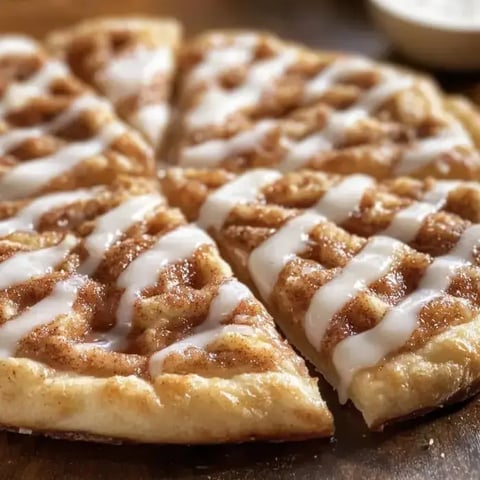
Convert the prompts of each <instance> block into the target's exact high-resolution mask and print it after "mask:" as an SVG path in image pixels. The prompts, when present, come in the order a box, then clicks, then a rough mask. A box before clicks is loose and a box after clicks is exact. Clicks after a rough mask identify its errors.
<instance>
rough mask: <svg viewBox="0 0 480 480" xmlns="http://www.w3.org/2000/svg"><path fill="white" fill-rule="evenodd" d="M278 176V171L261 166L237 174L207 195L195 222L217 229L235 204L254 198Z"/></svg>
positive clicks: (203, 226)
mask: <svg viewBox="0 0 480 480" xmlns="http://www.w3.org/2000/svg"><path fill="white" fill-rule="evenodd" d="M280 177H281V174H280V173H279V172H277V171H275V170H267V169H263V168H262V169H255V170H251V171H249V172H247V173H244V174H243V175H240V176H238V177H237V178H236V179H235V180H233V181H231V182H229V183H227V184H225V185H224V186H222V187H220V188H219V189H218V190H216V191H215V192H213V193H212V194H210V195H209V196H208V198H207V199H206V201H205V202H204V204H203V205H202V208H201V209H200V213H199V216H198V221H197V223H198V224H199V225H200V226H201V227H202V228H205V229H208V228H215V229H217V230H219V229H220V228H221V227H222V226H223V224H224V223H225V220H226V219H227V217H228V215H229V214H230V212H231V211H232V209H233V208H234V207H235V206H236V205H239V204H242V203H248V202H251V201H253V200H255V198H256V197H257V196H258V195H259V193H260V190H261V189H262V188H263V187H265V186H266V185H268V184H270V183H273V182H275V181H276V180H278V179H279V178H280Z"/></svg>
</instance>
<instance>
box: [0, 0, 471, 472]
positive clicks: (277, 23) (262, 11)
mask: <svg viewBox="0 0 480 480" xmlns="http://www.w3.org/2000/svg"><path fill="white" fill-rule="evenodd" d="M119 13H121V14H126V13H151V14H160V15H170V16H176V17H178V18H179V19H180V20H182V21H183V22H184V23H185V25H186V27H187V33H188V34H193V33H196V32H198V31H200V30H202V29H205V28H215V27H249V28H261V29H268V30H273V31H275V32H277V33H279V34H281V35H283V36H285V37H287V38H291V39H294V40H299V41H303V42H305V43H308V44H310V45H314V46H318V47H322V48H332V49H339V50H340V49H344V50H352V51H359V52H362V53H365V54H367V55H371V56H373V57H376V58H385V57H388V58H390V59H391V58H393V59H396V60H399V59H398V58H397V57H395V55H393V56H392V54H391V52H390V49H389V47H388V44H387V42H386V40H385V39H383V38H382V37H381V36H380V35H379V34H377V33H375V32H374V30H373V29H372V26H371V25H370V23H369V21H368V17H367V15H366V12H365V10H364V5H363V2H361V1H356V0H354V1H351V2H347V1H339V0H324V1H321V0H316V1H307V0H290V1H286V0H248V1H247V0H163V1H162V0H0V30H1V31H2V32H5V31H24V32H28V33H31V34H33V35H36V36H38V37H41V36H42V35H44V34H45V33H46V32H48V31H49V30H50V29H52V28H56V27H63V26H65V25H68V24H69V23H72V22H74V21H76V20H78V19H81V18H86V17H89V16H92V15H95V14H119ZM400 60H401V59H400ZM478 77H480V74H479V75H477V74H475V73H472V74H468V75H461V76H458V75H457V76H452V75H448V74H442V75H437V78H438V79H439V80H440V81H441V82H442V83H443V84H444V85H446V86H447V87H448V88H450V89H454V90H455V89H463V88H464V86H467V85H469V84H470V83H471V82H474V81H475V80H477V79H478ZM322 391H323V393H324V395H325V397H326V398H327V400H328V401H329V405H330V406H331V408H332V410H333V411H334V414H335V420H336V425H337V434H336V437H335V438H334V439H332V440H331V441H328V440H324V441H309V442H298V443H280V444H264V443H263V444H249V445H219V446H208V447H159V446H141V445H124V446H113V445H98V444H91V443H71V442H66V441H61V440H52V439H46V438H42V437H29V436H23V435H17V434H12V433H0V480H10V479H25V480H40V479H52V480H54V479H67V480H74V479H92V480H93V479H95V480H96V479H112V480H113V479H115V480H119V479H126V480H153V479H161V478H179V479H191V478H198V479H205V480H207V479H209V480H217V479H218V480H220V479H225V480H236V479H255V480H256V479H262V480H270V479H272V480H273V479H283V478H285V479H312V480H317V479H382V480H386V479H405V480H407V479H408V480H415V479H439V480H444V479H456V480H463V479H472V480H473V479H479V478H480V435H479V429H480V403H479V402H478V401H477V400H473V401H470V402H467V403H465V404H462V405H456V406H454V407H450V408H446V409H444V411H441V412H437V413H435V414H432V415H430V416H427V417H425V418H422V419H421V420H418V421H411V422H408V423H404V424H401V425H398V426H395V427H392V428H389V429H387V430H386V431H385V432H384V433H382V434H379V433H370V432H368V431H367V429H366V428H365V426H364V424H363V422H362V420H361V418H360V416H359V414H358V413H357V412H356V411H355V410H354V409H353V408H351V407H349V406H346V407H340V406H339V405H338V402H337V401H336V399H335V395H334V394H333V393H332V391H331V390H330V389H329V388H328V387H327V386H322ZM214 421H215V419H214V418H212V422H214Z"/></svg>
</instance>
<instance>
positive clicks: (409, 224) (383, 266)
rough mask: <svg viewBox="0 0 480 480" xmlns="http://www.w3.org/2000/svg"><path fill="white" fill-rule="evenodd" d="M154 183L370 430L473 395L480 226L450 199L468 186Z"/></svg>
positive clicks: (226, 179) (325, 177)
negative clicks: (211, 241) (213, 244)
mask: <svg viewBox="0 0 480 480" xmlns="http://www.w3.org/2000/svg"><path fill="white" fill-rule="evenodd" d="M161 184H162V188H163V191H164V193H165V195H166V196H167V197H168V198H169V200H170V201H171V202H173V203H175V204H176V205H178V206H180V207H181V208H182V209H184V211H185V213H186V214H187V216H188V217H189V218H190V219H197V221H198V222H199V224H200V225H202V226H204V228H207V229H208V230H209V231H210V232H211V234H212V235H213V236H214V238H215V239H216V240H217V242H218V244H219V246H220V249H221V251H222V253H223V254H224V256H225V258H227V259H228V261H229V262H230V263H231V265H232V266H233V268H234V270H235V272H236V273H237V275H239V276H240V278H242V279H243V280H244V281H246V282H248V283H249V284H251V285H253V286H254V287H255V289H256V291H257V292H258V293H259V294H260V295H261V296H262V298H263V299H264V300H265V302H266V303H267V304H268V305H269V308H270V310H271V311H272V312H273V313H274V317H275V318H276V320H277V322H278V323H279V325H280V326H281V327H282V329H283V330H284V332H285V334H286V335H287V337H288V338H289V340H290V341H291V342H292V343H293V344H294V345H296V346H297V347H298V348H300V349H301V351H302V353H304V354H305V355H306V356H307V357H308V358H310V359H311V360H312V361H313V362H314V363H315V365H316V366H317V367H318V368H319V370H320V371H321V372H322V373H323V374H324V376H325V377H326V378H327V380H328V381H329V382H330V383H331V384H332V385H334V386H335V387H336V388H337V389H338V390H339V393H340V396H341V399H342V400H343V401H345V400H347V399H351V400H352V401H353V403H354V404H355V405H356V406H357V407H358V408H359V409H360V410H361V411H362V414H363V415H364V418H365V420H366V421H367V423H368V424H369V426H370V427H372V428H379V427H381V426H382V425H383V424H385V423H388V422H391V421H393V420H395V419H397V418H403V417H407V416H410V415H412V414H414V413H415V412H417V411H423V410H428V409H432V408H435V407H438V406H441V405H442V404H444V403H445V402H447V401H449V400H450V399H451V398H454V397H455V396H456V395H458V394H459V393H460V392H468V391H472V392H473V391H474V390H475V388H474V387H475V386H476V385H477V384H478V381H479V373H480V372H479V369H478V367H479V365H480V360H479V357H478V352H479V348H480V337H479V336H478V324H479V321H478V314H479V308H480V297H479V296H478V285H479V281H480V269H479V268H478V247H477V244H478V235H479V233H480V229H479V225H478V224H475V223H471V222H470V221H469V220H468V218H471V217H473V216H474V215H475V212H474V211H473V210H472V208H464V205H465V204H464V201H463V200H462V199H463V198H464V196H465V195H467V196H469V195H478V185H476V184H472V183H469V182H445V181H436V180H433V179H429V180H425V181H420V180H415V179H409V178H401V179H397V180H392V181H387V182H377V181H375V179H373V178H371V177H366V176H365V175H352V176H347V177H341V176H339V175H332V174H326V173H321V172H314V171H306V170H304V171H300V172H292V173H288V174H280V173H278V172H276V171H273V170H265V169H257V170H250V171H249V172H246V173H244V174H242V175H235V174H232V173H230V172H228V171H226V170H208V171H207V170H194V169H190V170H181V169H171V170H169V171H167V172H166V173H165V174H164V175H162V176H161ZM452 210H454V211H456V213H457V214H458V215H457V214H454V213H451V211H452ZM462 217H463V218H462ZM329 220H334V221H335V222H336V224H337V225H335V224H334V223H332V222H331V221H329ZM338 225H340V226H341V227H343V228H341V227H339V226H338ZM352 232H355V234H356V235H354V234H353V233H352ZM403 242H407V243H408V244H409V245H410V246H408V245H407V244H406V243H403ZM412 247H413V248H412ZM467 352H468V353H467Z"/></svg>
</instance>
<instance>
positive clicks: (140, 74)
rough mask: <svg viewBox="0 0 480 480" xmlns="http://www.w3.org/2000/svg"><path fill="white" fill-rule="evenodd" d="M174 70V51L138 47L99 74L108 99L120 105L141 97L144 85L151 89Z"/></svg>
mask: <svg viewBox="0 0 480 480" xmlns="http://www.w3.org/2000/svg"><path fill="white" fill-rule="evenodd" d="M172 69H173V54H172V50H171V48H168V47H160V48H155V49H153V48H147V47H144V46H141V47H138V48H136V49H135V50H133V51H131V52H129V53H127V54H125V55H121V56H118V57H117V58H114V59H113V60H112V61H111V62H110V63H109V64H108V65H107V66H106V68H104V69H103V70H102V71H101V72H100V73H99V74H98V82H99V83H100V84H101V85H102V86H103V88H104V89H105V91H106V93H107V95H108V97H109V98H110V99H111V100H113V101H114V102H117V101H118V100H121V99H123V98H126V97H129V96H131V95H137V94H138V93H139V91H140V89H141V88H142V86H144V85H149V84H151V83H152V81H153V80H154V79H155V76H156V75H158V74H159V73H169V72H171V71H172Z"/></svg>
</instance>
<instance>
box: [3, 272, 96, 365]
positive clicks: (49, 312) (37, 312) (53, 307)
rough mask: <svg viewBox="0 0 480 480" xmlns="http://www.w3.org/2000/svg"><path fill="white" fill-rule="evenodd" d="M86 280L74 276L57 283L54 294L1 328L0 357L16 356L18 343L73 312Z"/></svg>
mask: <svg viewBox="0 0 480 480" xmlns="http://www.w3.org/2000/svg"><path fill="white" fill-rule="evenodd" d="M85 281H86V280H85V278H84V277H79V276H74V277H71V278H69V279H67V280H64V281H62V282H59V283H57V285H56V286H55V288H54V289H53V291H52V293H51V294H50V295H49V296H47V297H45V298H44V299H43V300H41V301H40V302H38V303H36V304H35V305H33V306H32V307H30V308H29V309H28V310H26V311H24V312H23V313H21V314H20V315H17V316H16V317H14V318H12V319H10V320H8V321H6V322H5V323H4V324H3V325H1V326H0V357H2V358H8V357H11V356H12V355H14V354H15V351H16V349H17V345H18V342H19V341H20V340H21V339H22V338H24V337H25V336H27V335H28V334H30V333H31V332H32V331H33V330H34V329H36V328H38V327H40V326H41V325H46V324H48V323H51V322H53V321H54V320H55V319H56V318H58V317H59V316H60V315H69V314H71V313H72V312H73V310H72V309H73V305H74V303H75V300H76V299H77V294H78V291H79V289H80V288H82V286H83V285H84V284H85Z"/></svg>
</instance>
